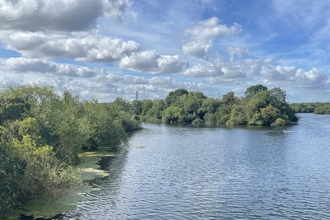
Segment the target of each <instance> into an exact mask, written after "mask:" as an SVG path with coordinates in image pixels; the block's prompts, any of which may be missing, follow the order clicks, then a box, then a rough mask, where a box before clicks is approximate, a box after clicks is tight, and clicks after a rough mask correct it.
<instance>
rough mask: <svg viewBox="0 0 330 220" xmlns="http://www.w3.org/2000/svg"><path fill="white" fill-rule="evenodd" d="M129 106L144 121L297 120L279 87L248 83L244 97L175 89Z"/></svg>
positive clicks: (282, 122) (251, 122)
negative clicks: (157, 97)
mask: <svg viewBox="0 0 330 220" xmlns="http://www.w3.org/2000/svg"><path fill="white" fill-rule="evenodd" d="M131 107H132V108H133V112H134V113H135V114H136V115H140V116H141V118H142V120H144V121H147V122H163V123H185V124H193V125H203V124H205V125H221V124H225V125H264V126H269V125H288V124H291V123H296V122H298V120H299V118H298V117H297V116H296V112H295V111H294V109H293V108H292V107H291V106H290V105H289V104H288V103H287V101H286V93H285V91H284V90H283V89H281V88H272V89H268V88H267V87H266V86H264V85H261V84H259V85H255V86H250V87H249V88H247V89H246V91H245V95H244V97H237V96H235V94H234V92H232V91H231V92H228V93H227V94H225V95H223V97H222V98H221V99H215V98H209V97H206V96H205V95H204V94H203V93H202V92H194V91H190V92H188V91H187V90H186V89H177V90H175V91H172V92H170V93H169V94H168V96H167V97H166V98H165V100H142V101H139V100H135V101H133V102H132V105H131Z"/></svg>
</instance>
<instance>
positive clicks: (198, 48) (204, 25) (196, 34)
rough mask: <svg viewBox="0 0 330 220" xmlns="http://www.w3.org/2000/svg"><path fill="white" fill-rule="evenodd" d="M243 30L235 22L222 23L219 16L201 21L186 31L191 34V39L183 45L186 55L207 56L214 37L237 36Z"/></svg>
mask: <svg viewBox="0 0 330 220" xmlns="http://www.w3.org/2000/svg"><path fill="white" fill-rule="evenodd" d="M240 32H242V27H241V26H240V25H239V24H236V23H234V25H232V26H231V27H227V26H226V25H225V24H221V23H220V21H219V19H218V18H217V17H212V18H210V19H207V20H203V21H200V22H198V23H196V24H195V25H193V26H191V27H190V28H188V29H187V30H185V33H186V34H188V35H190V36H191V40H190V41H189V42H186V43H184V44H183V46H182V52H183V54H184V55H191V56H195V57H198V58H205V56H206V55H207V54H208V53H209V50H210V48H211V47H212V46H213V45H212V44H213V39H217V38H221V37H224V36H235V35H237V34H239V33H240Z"/></svg>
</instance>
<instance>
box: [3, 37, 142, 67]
mask: <svg viewBox="0 0 330 220" xmlns="http://www.w3.org/2000/svg"><path fill="white" fill-rule="evenodd" d="M0 39H1V40H2V41H3V42H4V43H5V44H6V45H7V48H8V49H11V50H16V51H18V52H20V53H21V54H22V55H23V56H25V57H37V58H39V57H48V58H56V57H61V58H73V59H77V60H82V61H90V62H114V61H118V60H120V59H121V58H122V56H123V55H124V54H126V55H130V54H131V53H133V52H138V51H139V50H140V45H139V44H138V43H136V42H134V41H123V40H122V39H119V38H111V37H105V36H99V35H89V36H79V35H75V36H69V37H66V36H63V35H61V34H54V35H46V34H45V33H42V32H34V33H33V32H11V31H8V32H3V33H2V34H0Z"/></svg>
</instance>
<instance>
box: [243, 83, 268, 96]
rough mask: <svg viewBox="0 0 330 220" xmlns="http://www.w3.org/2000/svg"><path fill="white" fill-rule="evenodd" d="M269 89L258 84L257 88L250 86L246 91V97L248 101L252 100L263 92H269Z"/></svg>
mask: <svg viewBox="0 0 330 220" xmlns="http://www.w3.org/2000/svg"><path fill="white" fill-rule="evenodd" d="M267 90H268V88H267V87H266V86H264V85H261V84H258V85H255V86H250V87H249V88H247V89H246V91H245V93H244V95H245V98H246V99H251V98H253V97H254V96H255V95H256V94H257V93H259V92H261V91H267Z"/></svg>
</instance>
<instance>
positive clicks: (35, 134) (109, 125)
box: [0, 84, 299, 216]
mask: <svg viewBox="0 0 330 220" xmlns="http://www.w3.org/2000/svg"><path fill="white" fill-rule="evenodd" d="M138 120H143V121H148V122H163V123H185V124H193V125H204V124H205V125H221V124H225V125H264V126H269V125H288V124H291V123H295V122H297V121H298V120H299V118H298V117H297V116H296V114H295V111H294V109H293V108H292V107H290V105H289V104H288V103H287V102H286V93H285V91H284V90H282V89H281V88H272V89H268V88H267V87H266V86H263V85H260V84H259V85H255V86H251V87H249V88H247V90H246V91H245V96H244V97H237V96H235V95H234V92H228V93H227V94H225V95H223V97H222V98H221V99H215V98H209V97H206V96H205V95H204V94H203V93H202V92H194V91H190V92H188V91H187V90H186V89H177V90H175V91H172V92H170V93H169V94H168V96H167V97H166V99H165V100H135V101H133V102H129V101H127V100H124V99H121V98H117V99H116V100H115V101H114V102H112V103H98V102H97V100H95V99H91V100H86V101H80V100H79V97H78V96H76V95H73V94H71V93H69V92H64V93H63V94H62V95H58V94H57V93H56V92H55V90H54V88H53V87H43V86H37V85H24V86H17V87H7V88H5V89H2V90H0V198H1V199H0V216H1V215H5V214H7V213H8V212H10V210H12V209H13V208H15V207H17V206H19V205H20V204H23V203H24V202H26V201H28V200H31V199H33V198H36V197H40V196H44V195H49V194H59V193H61V192H64V189H70V187H74V186H76V185H79V184H80V183H81V180H80V178H79V176H78V175H77V174H76V173H75V172H73V170H72V168H71V167H72V165H74V164H77V163H79V157H78V153H80V152H82V151H95V150H98V149H102V148H107V149H110V150H112V151H116V150H118V146H119V145H120V143H122V142H123V141H125V140H126V138H127V133H128V132H129V131H132V130H134V129H137V128H138Z"/></svg>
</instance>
